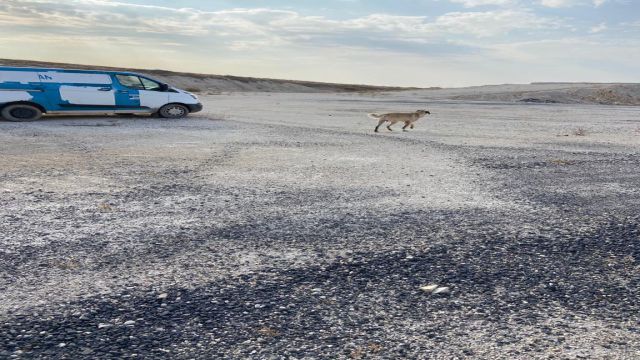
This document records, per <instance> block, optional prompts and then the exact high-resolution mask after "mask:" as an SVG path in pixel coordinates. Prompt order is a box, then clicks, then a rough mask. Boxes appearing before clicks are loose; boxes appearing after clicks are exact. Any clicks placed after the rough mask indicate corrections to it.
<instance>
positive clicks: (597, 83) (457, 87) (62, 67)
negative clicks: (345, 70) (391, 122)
mask: <svg viewBox="0 0 640 360" xmlns="http://www.w3.org/2000/svg"><path fill="white" fill-rule="evenodd" d="M2 60H5V61H11V62H27V63H32V62H33V63H48V64H51V65H53V66H55V65H65V66H61V67H59V69H63V70H79V71H100V70H105V71H117V70H122V71H132V72H136V71H139V72H143V71H167V72H172V73H175V74H180V73H184V74H187V75H189V74H191V75H204V76H228V77H241V78H251V77H249V76H241V75H235V74H213V73H193V72H188V71H180V70H167V69H160V68H124V67H122V68H119V67H111V66H108V65H100V64H80V63H75V64H72V63H63V62H50V61H44V60H37V59H36V60H34V59H2V58H0V61H2ZM66 65H68V66H70V67H66ZM76 65H77V66H80V68H73V67H72V66H76ZM3 66H6V67H24V68H39V67H41V66H36V65H25V66H22V65H3V64H2V63H0V67H3ZM82 66H86V67H92V68H93V67H95V69H83V68H81V67H82ZM43 68H47V67H43ZM52 68H55V67H52ZM256 79H261V80H273V81H295V82H309V83H323V84H336V85H362V86H372V87H401V88H402V87H404V88H407V89H411V88H415V89H420V90H428V89H431V88H433V89H438V88H439V89H462V88H468V87H485V86H486V87H490V86H507V85H546V84H549V85H553V84H568V85H571V84H573V85H577V84H586V85H589V84H594V85H600V84H602V85H609V84H611V85H635V84H638V83H636V82H590V81H532V82H528V83H495V84H479V85H465V86H450V87H445V86H437V85H435V86H429V87H415V86H393V85H391V86H390V85H380V84H366V83H339V82H338V83H335V82H326V81H313V80H305V79H291V78H290V79H283V78H269V77H266V78H265V77H263V78H256Z"/></svg>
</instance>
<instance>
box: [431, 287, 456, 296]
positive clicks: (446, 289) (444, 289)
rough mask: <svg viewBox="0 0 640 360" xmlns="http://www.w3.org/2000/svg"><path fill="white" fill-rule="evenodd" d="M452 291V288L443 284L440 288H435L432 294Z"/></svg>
mask: <svg viewBox="0 0 640 360" xmlns="http://www.w3.org/2000/svg"><path fill="white" fill-rule="evenodd" d="M450 292H451V290H450V289H449V288H448V287H446V286H441V287H439V288H437V289H435V290H434V291H433V292H432V294H433V295H437V294H448V293H450Z"/></svg>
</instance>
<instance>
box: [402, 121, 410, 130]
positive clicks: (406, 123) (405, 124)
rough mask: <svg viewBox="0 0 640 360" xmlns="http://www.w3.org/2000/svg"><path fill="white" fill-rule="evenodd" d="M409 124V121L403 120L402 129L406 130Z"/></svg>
mask: <svg viewBox="0 0 640 360" xmlns="http://www.w3.org/2000/svg"><path fill="white" fill-rule="evenodd" d="M409 125H411V123H410V122H408V121H405V122H404V126H403V127H402V131H407V127H409Z"/></svg>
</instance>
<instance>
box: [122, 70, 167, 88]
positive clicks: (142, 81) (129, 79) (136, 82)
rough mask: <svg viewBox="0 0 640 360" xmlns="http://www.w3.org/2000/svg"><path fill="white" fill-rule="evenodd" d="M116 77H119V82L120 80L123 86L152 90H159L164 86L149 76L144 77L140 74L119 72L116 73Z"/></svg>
mask: <svg viewBox="0 0 640 360" xmlns="http://www.w3.org/2000/svg"><path fill="white" fill-rule="evenodd" d="M116 78H117V79H118V82H120V84H121V85H122V86H125V87H128V88H131V89H138V90H150V91H159V90H161V89H162V86H161V85H160V83H159V82H157V81H153V80H150V79H147V78H143V77H140V76H135V75H124V74H118V75H116Z"/></svg>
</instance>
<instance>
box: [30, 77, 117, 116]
mask: <svg viewBox="0 0 640 360" xmlns="http://www.w3.org/2000/svg"><path fill="white" fill-rule="evenodd" d="M38 78H39V80H40V84H41V85H42V88H43V90H44V91H45V92H46V93H47V94H49V95H48V96H49V97H50V98H51V101H52V103H53V104H56V105H57V107H59V110H87V109H112V108H114V107H115V105H116V101H115V94H114V89H113V84H112V80H111V77H110V76H109V75H107V74H99V73H95V74H93V73H73V72H69V71H42V72H39V73H38ZM56 110H57V109H56Z"/></svg>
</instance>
